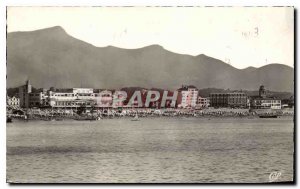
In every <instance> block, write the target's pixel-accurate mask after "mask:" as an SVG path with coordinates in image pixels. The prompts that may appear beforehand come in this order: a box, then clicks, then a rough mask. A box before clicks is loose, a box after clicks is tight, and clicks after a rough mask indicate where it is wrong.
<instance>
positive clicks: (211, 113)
mask: <svg viewBox="0 0 300 189" xmlns="http://www.w3.org/2000/svg"><path fill="white" fill-rule="evenodd" d="M20 111H21V112H23V114H16V113H13V111H11V112H9V111H7V118H12V119H13V120H17V119H18V120H24V121H33V120H41V121H62V120H77V121H97V120H102V119H123V118H130V119H136V120H139V119H142V118H160V117H165V118H191V117H193V118H208V119H210V118H247V119H254V118H259V117H260V116H265V117H266V118H271V116H274V118H279V117H293V116H294V110H292V109H281V110H268V109H267V110H264V111H263V112H261V110H256V111H251V110H249V109H230V108H219V109H214V108H208V109H202V110H194V109H147V108H141V109H134V108H133V109H107V110H93V111H86V112H83V113H82V112H81V113H78V112H76V111H74V110H63V109H58V110H52V109H28V110H20Z"/></svg>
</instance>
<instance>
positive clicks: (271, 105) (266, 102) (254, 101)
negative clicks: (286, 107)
mask: <svg viewBox="0 0 300 189" xmlns="http://www.w3.org/2000/svg"><path fill="white" fill-rule="evenodd" d="M251 108H252V109H276V110H278V109H281V100H280V99H277V98H275V97H268V96H267V91H266V89H265V87H264V86H263V85H261V86H260V87H259V95H258V96H252V97H251Z"/></svg>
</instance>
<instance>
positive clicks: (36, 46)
mask: <svg viewBox="0 0 300 189" xmlns="http://www.w3.org/2000/svg"><path fill="white" fill-rule="evenodd" d="M249 70H250V71H249ZM278 70H279V71H278ZM263 72H265V73H263ZM269 72H270V73H269ZM277 72H280V73H277ZM264 75H266V76H264ZM278 76H280V78H277V77H278ZM291 76H292V77H291ZM108 78H109V79H108ZM243 78H245V79H243ZM26 79H31V80H32V83H33V85H36V86H37V87H45V88H48V87H50V86H51V85H53V86H57V87H73V86H74V87H75V86H76V87H80V86H85V87H96V88H122V87H127V86H139V87H146V88H149V87H150V88H151V87H158V88H166V89H176V88H179V87H180V86H181V85H182V84H191V85H195V86H197V87H199V88H205V87H217V88H218V87H219V88H220V87H221V88H232V89H241V88H242V87H246V89H249V90H254V89H257V88H258V85H260V84H265V85H266V87H267V88H270V90H276V91H292V90H293V68H291V67H289V66H287V65H283V64H268V65H265V66H262V67H260V68H254V67H252V68H250V69H248V68H244V69H238V68H235V67H233V66H232V65H229V64H226V63H225V62H223V61H221V60H218V59H215V58H213V57H209V56H207V55H204V54H199V55H197V56H192V55H187V54H178V53H174V52H171V51H168V50H166V49H164V47H162V46H160V45H155V44H154V45H150V46H146V47H142V48H137V49H123V48H119V47H113V46H107V47H96V46H94V45H92V44H89V43H87V42H84V41H81V40H78V39H76V38H74V37H72V36H70V35H69V34H68V33H67V32H65V30H64V29H63V28H61V27H60V26H59V27H52V28H50V29H49V28H47V29H41V30H35V31H26V32H21V31H18V32H11V33H8V34H7V86H8V87H15V86H17V85H21V84H23V83H24V81H25V80H26ZM259 80H260V81H259ZM272 80H273V81H274V83H277V84H274V83H273V84H272V82H271V81H272ZM238 81H240V82H238ZM285 85H288V87H287V86H285Z"/></svg>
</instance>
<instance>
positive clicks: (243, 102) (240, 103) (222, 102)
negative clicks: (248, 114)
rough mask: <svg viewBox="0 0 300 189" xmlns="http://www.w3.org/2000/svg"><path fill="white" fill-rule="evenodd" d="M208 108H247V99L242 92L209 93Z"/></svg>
mask: <svg viewBox="0 0 300 189" xmlns="http://www.w3.org/2000/svg"><path fill="white" fill-rule="evenodd" d="M209 99H210V106H212V107H228V108H247V107H248V97H247V95H246V94H245V93H242V92H233V93H211V94H210V95H209Z"/></svg>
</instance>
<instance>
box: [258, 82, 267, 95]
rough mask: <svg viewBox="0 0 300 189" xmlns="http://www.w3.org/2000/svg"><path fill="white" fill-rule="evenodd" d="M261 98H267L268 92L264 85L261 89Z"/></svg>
mask: <svg viewBox="0 0 300 189" xmlns="http://www.w3.org/2000/svg"><path fill="white" fill-rule="evenodd" d="M259 97H261V98H266V97H267V92H266V89H265V87H264V86H263V85H261V86H260V87H259Z"/></svg>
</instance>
